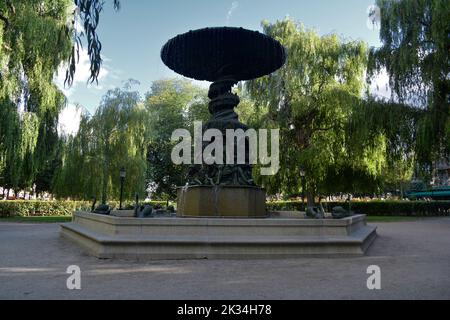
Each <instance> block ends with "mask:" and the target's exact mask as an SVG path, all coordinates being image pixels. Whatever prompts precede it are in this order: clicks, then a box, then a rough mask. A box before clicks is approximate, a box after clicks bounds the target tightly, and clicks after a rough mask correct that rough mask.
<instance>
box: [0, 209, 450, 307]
mask: <svg viewBox="0 0 450 320" xmlns="http://www.w3.org/2000/svg"><path fill="white" fill-rule="evenodd" d="M376 225H378V235H379V237H378V238H377V239H376V240H375V243H374V244H373V245H372V247H371V248H370V249H369V252H368V255H367V256H366V257H361V258H342V259H318V258H316V259H311V258H304V259H290V260H245V261H240V260H184V261H183V260H180V261H148V262H133V261H122V260H98V259H97V258H94V257H90V256H87V255H86V254H84V253H83V252H82V251H81V249H79V248H78V247H77V246H75V245H73V244H72V243H70V242H69V241H67V240H64V239H62V238H60V237H59V225H58V224H28V223H5V222H3V223H0V299H220V300H221V299H450V218H429V219H421V220H417V221H411V222H395V223H376ZM69 265H78V266H79V267H80V268H81V272H82V274H81V286H82V288H81V290H68V289H67V288H66V280H67V277H68V276H69V275H68V274H66V269H67V267H68V266H69ZM369 265H378V266H379V267H380V268H381V286H382V289H381V290H368V289H367V287H366V280H367V278H368V276H369V275H368V274H367V273H366V270H367V267H368V266H369Z"/></svg>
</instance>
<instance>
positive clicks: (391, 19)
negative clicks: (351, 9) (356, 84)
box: [369, 0, 450, 168]
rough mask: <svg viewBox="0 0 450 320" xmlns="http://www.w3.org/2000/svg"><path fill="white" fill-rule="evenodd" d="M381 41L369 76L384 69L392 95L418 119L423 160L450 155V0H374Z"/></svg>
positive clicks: (418, 151) (372, 56) (418, 148)
mask: <svg viewBox="0 0 450 320" xmlns="http://www.w3.org/2000/svg"><path fill="white" fill-rule="evenodd" d="M376 3H377V5H378V6H379V7H380V12H381V29H380V39H381V42H382V46H381V47H380V48H378V49H373V50H372V51H371V54H370V59H369V71H370V72H369V78H370V77H372V76H373V75H374V74H376V73H378V72H380V71H382V70H386V71H387V73H388V75H389V84H390V87H391V89H392V100H395V101H397V102H399V103H402V104H408V105H410V106H411V108H413V109H415V110H416V112H417V113H418V114H421V116H420V117H419V119H417V132H416V134H415V136H414V137H415V143H414V153H415V156H416V160H417V161H418V163H419V164H421V165H426V166H427V167H428V168H429V167H430V166H429V164H430V163H431V162H432V161H433V160H435V159H436V158H439V157H442V156H446V157H449V156H450V116H449V114H450V103H449V102H450V101H449V99H450V98H449V89H450V78H449V70H450V61H449V51H450V40H449V35H450V2H449V1H447V0H414V1H413V0H396V1H389V0H377V2H376Z"/></svg>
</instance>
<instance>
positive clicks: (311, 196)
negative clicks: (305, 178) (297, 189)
mask: <svg viewBox="0 0 450 320" xmlns="http://www.w3.org/2000/svg"><path fill="white" fill-rule="evenodd" d="M314 198H315V197H314V192H312V191H311V190H308V191H307V192H306V203H307V205H308V207H314V206H315V204H316V203H315V199H314Z"/></svg>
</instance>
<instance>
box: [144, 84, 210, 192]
mask: <svg viewBox="0 0 450 320" xmlns="http://www.w3.org/2000/svg"><path fill="white" fill-rule="evenodd" d="M145 107H146V109H147V110H148V113H149V119H148V120H149V121H148V124H147V125H148V130H149V134H148V137H149V140H148V168H147V179H148V183H149V184H152V185H154V186H155V190H154V193H155V195H156V196H157V197H160V198H172V199H173V198H175V197H176V188H177V187H179V186H182V185H184V184H185V183H186V181H185V175H186V170H187V167H186V166H177V165H174V164H173V163H172V160H171V152H172V148H173V147H174V145H175V143H174V142H171V136H172V132H173V131H174V130H176V129H180V128H185V129H189V130H191V133H192V134H193V125H194V121H206V120H208V119H209V112H208V107H207V95H206V90H203V89H200V88H198V87H196V86H194V85H193V84H192V82H191V81H188V80H178V79H170V80H160V81H155V82H153V84H152V86H151V89H150V92H149V93H148V94H147V97H146V100H145Z"/></svg>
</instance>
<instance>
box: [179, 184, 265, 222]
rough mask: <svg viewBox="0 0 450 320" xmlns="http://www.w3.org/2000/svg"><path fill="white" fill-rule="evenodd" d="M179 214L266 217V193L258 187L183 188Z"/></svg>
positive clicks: (183, 215) (217, 216)
mask: <svg viewBox="0 0 450 320" xmlns="http://www.w3.org/2000/svg"><path fill="white" fill-rule="evenodd" d="M177 217H190V218H198V217H209V218H266V217H267V212H266V193H265V191H264V189H261V188H258V187H239V186H237V187H232V186H230V187H210V186H191V187H187V188H179V189H178V202H177Z"/></svg>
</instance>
